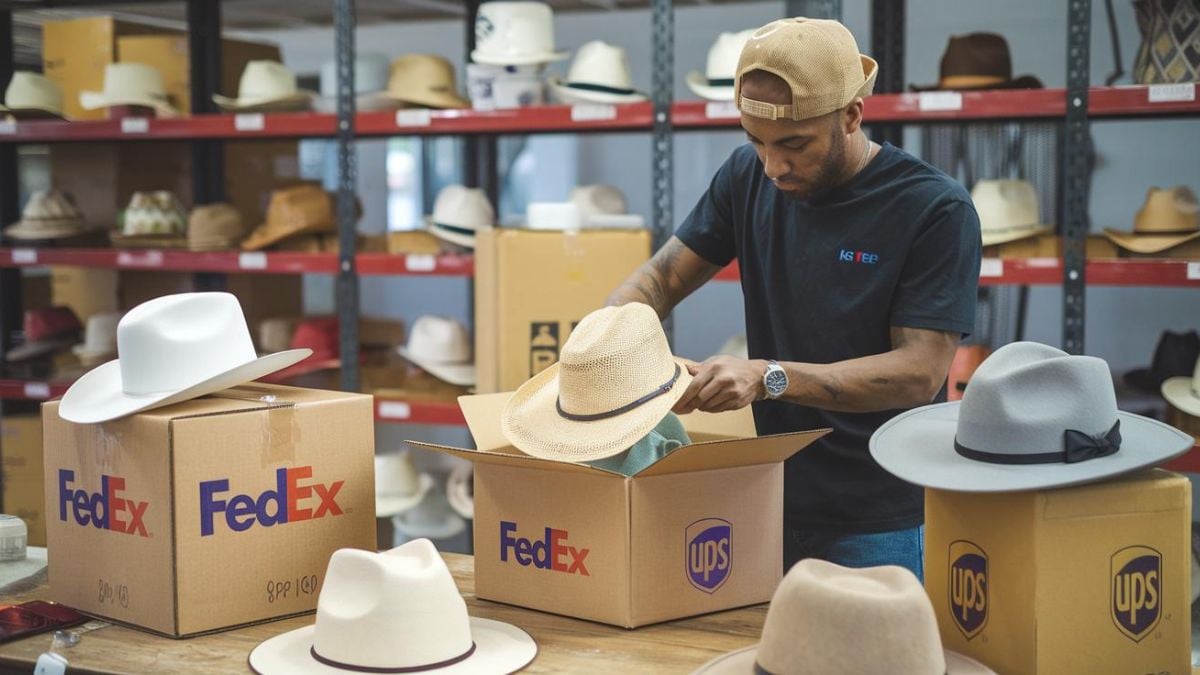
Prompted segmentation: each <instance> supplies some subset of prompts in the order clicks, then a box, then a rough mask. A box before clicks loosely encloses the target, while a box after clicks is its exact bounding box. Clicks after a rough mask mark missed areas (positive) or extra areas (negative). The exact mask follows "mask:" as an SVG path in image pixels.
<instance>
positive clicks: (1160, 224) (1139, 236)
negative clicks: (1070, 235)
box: [1104, 185, 1200, 253]
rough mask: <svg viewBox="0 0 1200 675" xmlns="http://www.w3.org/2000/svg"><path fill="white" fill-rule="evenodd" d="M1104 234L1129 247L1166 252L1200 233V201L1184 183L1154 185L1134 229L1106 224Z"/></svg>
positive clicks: (1148, 191)
mask: <svg viewBox="0 0 1200 675" xmlns="http://www.w3.org/2000/svg"><path fill="white" fill-rule="evenodd" d="M1104 236H1105V237H1108V240H1109V241H1111V242H1112V243H1114V244H1116V245H1117V246H1120V247H1121V248H1123V249H1125V250H1127V251H1133V252H1134V253H1162V252H1163V251H1166V250H1168V249H1171V248H1174V247H1176V246H1178V245H1180V244H1183V243H1186V242H1189V241H1191V240H1193V239H1196V238H1197V237H1200V202H1198V201H1197V200H1196V193H1195V192H1192V190H1191V188H1188V187H1186V186H1183V185H1176V186H1175V187H1172V188H1167V189H1162V188H1157V187H1152V188H1150V189H1149V190H1147V191H1146V201H1145V203H1143V204H1142V208H1140V209H1138V212H1137V215H1136V216H1135V217H1134V219H1133V232H1122V231H1120V230H1114V229H1111V228H1105V229H1104Z"/></svg>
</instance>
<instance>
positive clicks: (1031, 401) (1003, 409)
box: [870, 342, 1193, 492]
mask: <svg viewBox="0 0 1200 675" xmlns="http://www.w3.org/2000/svg"><path fill="white" fill-rule="evenodd" d="M1192 444H1193V441H1192V437H1191V436H1188V435H1187V434H1185V433H1183V432H1182V431H1179V430H1178V429H1175V428H1173V427H1170V426H1168V425H1166V424H1163V423H1162V422H1159V421H1157V420H1152V419H1150V418H1148V417H1142V416H1141V415H1134V414H1132V413H1127V412H1122V411H1120V410H1117V398H1116V394H1115V393H1114V391H1113V381H1112V374H1111V373H1110V372H1109V368H1108V364H1107V363H1105V362H1104V361H1103V360H1101V359H1098V358H1095V357H1092V356H1070V355H1068V354H1067V353H1066V352H1064V351H1062V350H1060V349H1055V348H1054V347H1049V346H1047V345H1043V344H1039V343H1036V342H1014V343H1011V344H1008V345H1005V346H1004V347H1001V348H1000V349H997V350H996V351H995V352H993V353H992V355H991V356H989V357H988V358H987V359H985V360H984V362H983V363H981V364H980V365H979V368H978V369H976V371H975V373H974V375H972V376H971V384H970V386H968V387H967V389H966V392H964V393H963V397H962V400H961V401H953V402H951V403H939V404H935V405H928V406H924V407H921V408H917V409H915V410H910V411H908V412H905V413H901V414H900V415H897V416H896V417H893V418H892V419H891V420H890V421H888V422H887V423H885V424H884V425H883V426H881V427H880V428H879V429H878V430H877V431H876V432H875V434H874V435H873V436H871V441H870V448H871V455H872V456H874V457H875V461H877V462H879V465H880V466H882V467H883V468H884V469H886V470H887V471H890V472H891V473H893V474H895V475H896V476H899V477H900V478H903V479H904V480H906V481H908V482H910V483H915V484H917V485H923V486H925V487H931V488H937V489H940V490H955V491H959V492H1013V491H1019V490H1039V489H1043V488H1053V487H1065V486H1068V485H1078V484H1081V483H1090V482H1094V481H1098V480H1102V479H1106V478H1111V477H1113V476H1117V475H1119V474H1123V473H1127V472H1129V471H1134V470H1136V469H1142V468H1146V467H1151V466H1155V465H1157V464H1160V463H1162V462H1165V461H1166V460H1168V459H1171V458H1172V457H1175V456H1177V455H1180V454H1182V453H1184V452H1186V451H1187V450H1189V449H1191V447H1192Z"/></svg>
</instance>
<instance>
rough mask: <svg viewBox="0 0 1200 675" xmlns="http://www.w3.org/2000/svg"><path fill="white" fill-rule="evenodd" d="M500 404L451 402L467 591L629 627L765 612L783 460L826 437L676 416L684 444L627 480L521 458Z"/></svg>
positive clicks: (739, 416)
mask: <svg viewBox="0 0 1200 675" xmlns="http://www.w3.org/2000/svg"><path fill="white" fill-rule="evenodd" d="M510 395H511V394H507V393H505V394H490V395H482V396H464V397H462V398H461V399H459V402H460V404H461V406H462V411H463V414H464V416H465V417H466V420H467V425H468V426H469V427H470V430H471V435H472V436H473V437H474V439H475V445H476V447H477V448H478V449H477V450H467V449H463V448H453V447H449V446H441V445H432V444H428V443H416V442H412V441H409V444H410V445H412V446H415V447H420V448H426V449H429V450H433V451H436V452H442V453H445V454H448V455H454V456H456V457H461V458H463V459H466V460H469V461H471V462H473V463H474V464H475V594H476V595H477V596H478V597H480V598H484V599H487V600H494V601H497V602H503V603H507V604H512V605H520V606H522V607H529V608H531V609H537V610H541V611H545V612H553V613H555V614H563V615H566V616H573V617H578V618H581V619H589V620H592V621H600V622H603V623H608V624H613V625H617V626H623V627H626V628H636V627H638V626H644V625H647V624H651V623H657V622H660V621H669V620H671V619H678V618H681V617H686V616H694V615H697V614H706V613H709V612H716V611H720V610H725V609H731V608H734V607H742V606H745V605H753V604H757V603H761V602H767V601H769V600H770V599H771V595H772V594H773V593H774V591H775V587H776V586H777V585H778V583H779V580H780V578H781V577H782V573H783V569H782V568H783V550H782V546H783V539H782V537H783V461H784V460H785V459H787V458H788V457H790V456H791V455H793V454H795V453H796V452H797V451H800V450H802V449H803V448H804V447H805V446H807V445H808V444H809V443H811V442H813V441H814V440H816V439H817V438H820V437H821V436H823V435H825V434H826V433H828V430H818V431H806V432H798V433H793V434H781V435H776V436H764V437H761V438H758V437H756V433H755V429H754V419H753V416H752V415H751V413H750V410H749V408H746V409H743V410H739V411H736V412H732V413H722V414H719V415H707V414H703V413H693V414H691V415H686V416H683V417H682V418H681V419H682V420H683V423H684V426H685V427H686V428H687V429H688V433H689V435H690V436H691V438H692V440H693V441H694V444H693V445H689V446H685V447H683V448H680V449H679V450H676V451H674V452H672V453H671V454H669V455H667V456H666V457H665V458H663V459H662V460H659V461H658V462H656V463H655V464H653V465H651V466H650V467H648V468H646V469H645V470H643V471H642V472H641V473H639V474H637V475H635V476H632V477H626V476H622V475H620V474H616V473H611V472H608V471H604V470H602V469H597V468H593V467H590V466H586V465H583V464H575V463H572V462H557V461H550V460H544V459H538V458H534V457H529V456H527V455H524V454H522V453H521V452H519V451H518V450H516V449H515V448H513V447H512V446H511V445H509V444H508V442H507V441H506V440H505V439H504V436H503V434H502V433H501V431H500V413H501V410H503V408H504V404H505V403H506V402H507V400H508V398H509V396H510Z"/></svg>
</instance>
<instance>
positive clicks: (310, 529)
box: [42, 384, 375, 637]
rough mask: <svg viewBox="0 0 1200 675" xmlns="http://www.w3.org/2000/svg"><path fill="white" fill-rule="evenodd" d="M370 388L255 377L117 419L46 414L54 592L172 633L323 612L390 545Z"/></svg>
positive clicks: (48, 409) (46, 409)
mask: <svg viewBox="0 0 1200 675" xmlns="http://www.w3.org/2000/svg"><path fill="white" fill-rule="evenodd" d="M372 420H373V410H372V402H371V398H370V397H369V396H363V395H360V394H344V393H340V392H329V391H317V390H310V389H296V388H292V387H280V386H271V385H262V384H251V385H246V386H243V387H239V388H236V389H230V390H227V391H224V392H221V393H220V394H217V395H215V396H210V397H204V398H200V399H196V400H193V401H189V402H186V403H182V404H179V405H175V406H169V407H166V408H160V409H157V410H151V411H147V412H145V413H141V414H137V415H132V416H130V417H126V418H123V419H120V420H116V421H113V422H107V423H104V424H97V425H79V424H73V423H70V422H66V421H64V420H63V419H62V418H60V417H59V416H58V402H49V403H46V404H44V405H43V407H42V424H43V427H44V433H45V449H46V450H45V452H46V459H45V462H46V466H45V485H46V508H47V512H48V513H49V514H50V515H51V517H50V518H49V519H48V522H47V535H48V537H47V538H48V544H49V552H48V553H49V559H50V592H49V597H50V599H52V600H54V601H57V602H61V603H63V604H66V605H70V606H71V607H74V608H76V609H79V610H81V611H84V612H87V613H88V614H94V615H96V616H101V617H105V618H107V619H111V620H114V621H119V622H122V623H128V624H132V625H135V626H139V627H141V628H144V629H147V630H150V631H153V632H156V633H161V634H163V635H167V636H171V637H186V636H191V635H198V634H202V633H206V632H211V631H217V630H222V629H226V628H231V627H234V626H240V625H245V624H249V623H255V622H260V621H266V620H268V619H275V618H279V617H284V616H290V615H295V614H299V613H303V612H308V611H311V610H312V609H313V608H315V607H316V603H317V595H318V593H319V592H320V588H321V582H322V580H323V576H324V574H325V567H326V565H327V564H328V562H329V556H330V555H332V554H333V552H334V551H336V550H337V549H339V548H346V547H350V548H360V549H366V550H374V548H375V506H374V504H375V502H374V495H375V487H374V485H375V477H374V471H375V469H374V466H375V465H374V453H375V450H374V432H373V431H372V429H373V423H372Z"/></svg>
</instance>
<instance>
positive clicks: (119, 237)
mask: <svg viewBox="0 0 1200 675" xmlns="http://www.w3.org/2000/svg"><path fill="white" fill-rule="evenodd" d="M186 235H187V215H186V212H185V211H184V208H183V205H182V204H180V203H179V200H178V199H177V198H176V197H175V195H174V194H172V193H171V192H169V191H167V190H156V191H154V192H135V193H133V196H132V197H130V199H129V206H127V207H126V208H125V211H124V212H123V213H122V215H121V231H120V232H113V233H112V234H111V235H110V238H111V239H112V242H113V244H114V245H116V246H125V247H137V248H146V247H153V248H187V243H188V242H187V236H186Z"/></svg>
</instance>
